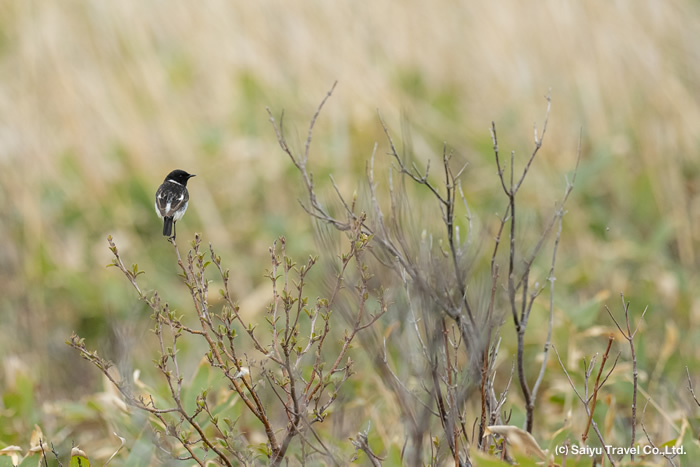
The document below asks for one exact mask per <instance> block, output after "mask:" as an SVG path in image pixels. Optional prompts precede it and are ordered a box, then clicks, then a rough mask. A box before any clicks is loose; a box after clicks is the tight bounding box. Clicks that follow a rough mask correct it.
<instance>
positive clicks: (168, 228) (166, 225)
mask: <svg viewBox="0 0 700 467" xmlns="http://www.w3.org/2000/svg"><path fill="white" fill-rule="evenodd" d="M172 232H173V218H172V217H164V218H163V236H165V237H170V234H172Z"/></svg>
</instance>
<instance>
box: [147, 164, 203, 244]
mask: <svg viewBox="0 0 700 467" xmlns="http://www.w3.org/2000/svg"><path fill="white" fill-rule="evenodd" d="M192 177H194V175H192V174H188V173H187V172H185V171H184V170H180V169H178V170H173V171H172V172H170V173H169V174H168V175H167V177H165V180H164V181H163V184H162V185H161V186H160V187H159V188H158V191H156V214H158V217H160V218H161V219H163V235H164V236H166V237H169V238H175V223H176V222H177V221H179V220H180V219H182V216H184V215H185V211H187V202H188V201H189V200H190V194H189V193H188V192H187V180H189V179H190V178H192ZM171 234H172V235H171Z"/></svg>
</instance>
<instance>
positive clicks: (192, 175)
mask: <svg viewBox="0 0 700 467" xmlns="http://www.w3.org/2000/svg"><path fill="white" fill-rule="evenodd" d="M192 177H196V175H195V174H190V175H189V177H187V178H192Z"/></svg>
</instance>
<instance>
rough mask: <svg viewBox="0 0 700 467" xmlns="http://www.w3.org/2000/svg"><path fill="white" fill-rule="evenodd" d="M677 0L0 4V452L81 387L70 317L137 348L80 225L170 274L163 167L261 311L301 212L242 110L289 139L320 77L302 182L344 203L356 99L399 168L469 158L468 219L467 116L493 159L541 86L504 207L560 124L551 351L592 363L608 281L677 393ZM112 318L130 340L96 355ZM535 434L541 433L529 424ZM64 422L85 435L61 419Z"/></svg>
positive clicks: (478, 161) (692, 254) (687, 77)
mask: <svg viewBox="0 0 700 467" xmlns="http://www.w3.org/2000/svg"><path fill="white" fill-rule="evenodd" d="M698 8H699V7H698V4H697V2H692V1H669V2H653V1H649V2H631V1H623V2H603V1H595V2H586V3H562V2H557V1H553V0H552V1H544V2H539V3H537V4H536V5H535V4H527V3H524V2H498V3H493V2H460V3H455V2H447V1H437V2H421V1H415V0H407V1H403V2H392V3H389V2H365V3H363V2H350V1H340V2H322V1H309V2H289V1H261V2H236V3H233V2H225V1H210V2H201V3H186V2H166V1H153V2H136V1H122V2H101V1H76V0H72V1H62V2H54V1H48V0H32V1H5V2H2V3H0V76H1V79H0V109H1V110H0V111H1V112H2V115H3V118H2V119H0V238H2V247H1V248H0V310H1V313H2V317H3V318H2V322H1V323H0V337H2V339H1V340H0V355H3V356H4V357H3V362H4V364H5V373H4V376H3V379H2V381H3V383H4V387H6V388H10V389H11V388H12V385H11V383H12V382H13V381H14V379H15V378H16V374H17V373H18V372H20V373H21V372H25V373H27V374H29V375H31V376H30V379H31V381H32V382H33V385H34V386H33V387H35V388H36V391H37V392H36V400H35V404H36V405H35V406H33V408H32V409H31V410H30V409H28V410H29V412H28V413H29V414H30V415H31V417H29V418H23V417H21V416H19V415H18V414H14V417H12V416H10V415H11V414H4V415H0V417H5V418H6V420H12V422H11V423H8V424H6V425H5V426H6V427H9V426H12V428H11V429H8V428H5V429H0V434H2V435H4V436H5V438H7V439H6V441H7V442H9V441H10V439H12V440H17V439H18V438H21V437H22V435H23V434H24V433H27V437H28V431H25V430H28V429H29V427H30V426H31V423H34V422H39V421H44V422H45V423H49V422H46V421H45V420H46V418H48V416H47V415H46V414H45V412H46V411H45V410H44V409H43V408H42V404H44V403H47V402H49V401H51V400H54V399H60V400H65V399H77V398H78V397H79V396H81V395H85V394H90V393H92V392H94V391H96V390H99V384H96V383H99V381H95V375H94V372H91V370H90V369H88V368H87V367H85V366H83V364H82V363H81V362H80V361H79V360H78V358H77V356H76V355H74V354H72V353H71V352H70V351H69V349H68V348H67V347H66V346H65V345H64V344H63V342H64V340H65V339H66V338H67V337H68V336H69V335H70V332H71V331H72V330H73V329H77V330H80V331H82V332H83V333H85V334H87V335H88V336H89V338H92V339H93V343H94V346H95V347H98V348H106V349H107V350H106V352H107V353H108V354H109V353H110V352H113V355H115V358H123V359H134V358H135V356H134V355H126V354H129V353H131V352H132V351H133V348H137V347H139V346H140V345H141V344H140V343H139V340H140V339H141V337H142V336H144V335H146V331H145V329H146V327H147V326H148V320H147V317H143V319H141V318H139V320H134V318H133V316H135V315H138V313H139V312H143V310H142V309H140V308H139V307H138V306H136V305H134V302H135V297H134V296H133V294H130V293H129V292H128V288H127V286H126V284H123V283H122V282H123V281H122V280H121V278H119V277H117V275H116V274H114V272H113V271H111V270H105V269H104V265H105V264H107V263H108V262H109V256H108V253H109V252H108V250H107V248H106V242H105V237H106V235H107V234H112V235H113V236H114V237H115V239H116V241H117V242H118V244H119V245H120V250H121V251H122V252H123V253H124V254H125V255H126V256H127V257H128V258H130V259H131V260H133V261H138V262H139V266H140V267H141V268H142V269H145V270H146V271H147V272H148V273H149V275H148V276H147V277H148V280H149V281H150V282H149V284H150V285H151V286H152V287H154V288H159V289H166V290H167V289H168V287H171V286H174V285H175V284H176V283H177V277H175V276H174V274H172V272H173V269H172V266H173V264H171V263H172V258H171V256H170V254H169V251H168V246H167V244H166V242H165V241H164V240H163V239H162V238H161V237H160V235H159V230H160V228H159V226H158V220H157V218H156V217H155V215H154V213H153V208H152V195H153V192H154V191H155V189H156V187H157V186H158V184H159V183H160V182H161V181H162V177H163V176H164V175H165V174H166V173H167V172H168V171H169V170H171V169H172V168H175V167H180V168H183V169H186V170H188V171H190V172H194V173H196V174H197V175H198V176H197V178H195V179H193V180H192V182H191V189H190V192H191V196H192V202H191V203H190V210H189V211H188V214H187V216H186V217H185V219H184V221H183V222H182V224H181V225H180V226H179V228H178V230H179V233H180V235H181V236H182V237H183V238H189V237H191V235H192V233H193V232H195V231H197V232H202V233H203V235H204V237H205V240H207V241H212V242H213V243H214V244H215V245H217V246H218V249H219V253H220V254H221V255H222V256H223V257H224V258H225V259H228V261H229V264H230V265H231V266H232V269H233V270H234V276H235V277H236V281H235V283H236V288H237V290H236V291H235V292H236V294H237V295H238V296H239V297H241V300H246V298H249V299H250V300H251V301H250V303H252V304H253V305H251V306H257V307H261V306H262V305H264V302H262V303H261V302H260V300H259V299H257V298H255V297H259V296H260V292H259V291H258V290H257V289H256V288H257V287H258V286H259V285H260V284H261V283H263V281H262V273H263V271H264V269H265V267H266V259H265V258H266V250H267V247H268V245H269V244H270V242H271V241H272V240H273V239H274V238H275V237H276V236H278V235H280V234H286V235H288V237H290V238H291V239H293V240H291V241H290V248H294V249H296V251H297V252H299V253H308V252H311V251H313V249H314V247H313V238H312V235H311V232H312V229H311V222H310V221H309V219H308V218H307V217H306V216H305V215H304V214H303V212H302V211H301V209H300V208H299V207H298V205H297V203H296V201H295V199H296V198H297V197H298V196H301V195H302V194H303V192H302V189H301V184H300V181H299V178H298V176H297V174H296V173H295V172H294V171H293V170H292V168H291V164H290V163H289V161H288V160H286V159H285V157H283V154H282V153H281V152H280V151H279V148H278V147H277V143H276V140H275V138H274V134H273V132H272V130H271V128H270V125H269V123H268V121H267V115H266V112H265V107H266V106H269V107H270V108H271V109H272V110H273V112H275V113H279V111H281V110H282V109H285V110H286V111H287V126H288V129H289V131H290V132H291V135H292V137H291V140H292V141H293V142H297V144H298V146H299V147H301V145H302V141H303V138H304V137H305V128H306V125H307V122H308V120H309V118H310V117H311V115H312V113H313V110H314V109H315V107H316V105H317V104H318V102H319V100H320V98H321V97H322V96H323V94H324V93H325V92H326V91H327V89H328V88H329V87H330V85H331V84H332V83H333V81H334V80H338V81H339V85H338V88H337V90H336V93H335V94H334V96H333V97H332V99H331V100H330V101H329V104H328V106H327V108H326V110H325V111H324V113H323V114H322V117H321V119H320V120H319V124H318V126H317V130H316V133H315V136H316V137H315V140H314V147H313V151H312V152H313V153H312V158H313V163H314V164H316V169H315V170H316V171H317V173H318V180H319V181H323V180H325V177H324V175H326V174H327V173H329V172H332V173H334V174H336V178H337V179H339V182H340V184H341V187H342V188H343V189H344V190H346V191H347V192H348V193H350V192H352V189H353V187H354V186H355V185H356V184H357V180H358V177H360V176H361V174H362V173H363V170H364V163H365V160H366V159H367V158H368V157H369V155H370V153H371V149H372V146H373V144H374V142H375V141H380V142H382V143H383V136H382V134H381V127H380V126H379V123H378V119H377V109H379V110H380V111H381V113H382V115H383V116H384V118H385V119H386V120H387V122H388V123H389V125H390V126H391V127H392V128H394V129H396V134H397V135H398V137H399V138H400V137H401V135H403V136H407V133H406V132H405V131H404V132H403V133H402V125H403V123H402V122H408V126H410V128H411V130H410V136H411V141H412V148H413V151H414V152H415V154H416V157H417V158H418V159H419V160H422V161H425V160H427V158H429V157H433V156H435V155H437V154H439V153H440V151H441V144H442V141H447V142H448V144H449V145H450V146H451V147H454V148H455V149H456V151H457V153H458V154H459V156H460V157H462V158H464V159H466V160H468V161H470V163H471V168H470V170H469V171H468V172H467V174H466V175H465V180H464V187H465V190H466V195H467V197H468V198H469V199H470V201H472V202H473V203H474V204H475V206H476V207H477V208H479V207H481V208H482V209H491V208H492V207H493V204H492V200H493V199H494V196H496V195H497V193H498V190H497V188H498V185H497V183H496V175H495V168H494V163H493V161H492V156H491V152H490V149H489V145H490V137H489V134H488V127H489V124H490V122H491V120H495V121H496V123H497V126H498V128H499V132H500V137H501V147H502V148H503V149H504V150H508V151H509V150H510V149H514V150H516V151H517V153H518V154H521V155H522V154H525V153H527V152H528V151H529V149H530V147H531V141H532V123H533V121H538V122H541V120H542V116H543V114H544V107H545V101H544V99H543V96H544V95H545V94H546V93H547V90H548V89H549V88H551V90H552V91H551V93H552V101H553V110H552V115H551V118H550V127H549V131H550V132H549V134H548V136H547V140H546V141H545V146H544V148H543V153H542V159H541V160H540V161H539V162H540V164H539V166H538V168H537V170H536V171H535V172H534V173H533V174H532V179H531V180H530V190H529V192H528V195H527V196H528V197H529V198H528V201H527V202H529V203H530V204H529V206H531V207H532V208H533V211H534V212H546V211H547V210H548V209H551V207H552V204H553V200H554V199H556V198H557V197H558V196H559V195H560V193H561V191H562V190H563V183H564V181H563V174H565V173H569V172H570V170H571V168H572V167H573V163H574V159H575V152H576V146H577V143H578V134H579V128H583V160H582V162H581V169H580V173H579V179H578V181H577V187H576V190H575V191H574V196H573V198H572V202H571V203H570V205H569V214H568V215H567V216H566V217H565V232H564V237H563V240H562V247H561V253H560V262H559V273H558V274H557V278H558V282H557V285H558V287H559V293H560V295H559V296H558V304H557V305H558V317H557V319H558V320H559V321H558V323H557V330H558V331H559V332H560V333H561V334H560V335H561V336H566V337H563V339H564V340H561V341H560V340H559V338H558V337H557V335H555V338H554V342H555V344H557V343H559V344H560V345H562V346H565V345H566V341H567V340H568V345H569V346H570V348H571V350H572V352H570V356H571V359H572V362H574V361H575V358H578V357H579V356H580V355H581V354H583V353H587V354H589V355H590V354H592V353H593V352H595V351H599V350H600V348H598V347H595V348H589V347H588V346H589V345H591V344H590V342H591V339H592V337H591V336H593V335H596V334H597V335H600V334H604V333H605V332H607V330H609V328H610V325H611V322H610V321H609V319H608V318H607V316H606V315H605V314H601V310H602V305H603V304H604V303H607V304H609V305H610V306H611V307H615V306H617V303H618V302H617V298H616V297H617V295H618V293H619V292H620V291H624V292H625V294H626V295H627V297H628V298H629V299H631V300H632V301H633V303H634V305H633V309H638V310H640V311H641V309H642V308H643V307H644V306H645V305H647V304H648V305H649V307H650V312H649V313H648V314H647V318H646V323H647V325H646V327H644V328H643V329H644V338H643V342H642V343H640V347H641V360H642V363H643V364H646V365H647V366H646V367H645V370H646V371H647V372H648V373H647V374H646V376H645V377H646V378H647V379H646V380H645V383H644V384H645V385H649V386H652V387H654V386H655V387H656V388H657V395H659V396H660V405H661V406H662V407H663V406H664V404H671V403H672V402H673V400H674V398H677V397H681V398H685V397H686V395H685V394H683V393H684V391H683V390H682V387H683V385H684V380H683V371H682V369H683V367H684V365H690V368H691V372H692V370H693V369H697V368H698V365H697V362H698V353H697V346H696V343H697V339H698V337H699V336H698V332H697V327H698V324H700V296H698V294H697V292H696V290H695V286H696V284H697V281H698V279H699V277H698V261H699V258H698V255H700V251H698V247H699V245H700V198H699V197H698V191H699V190H700V185H699V184H700V181H699V180H700V157H699V151H698V147H700V105H698V96H699V95H700V42H699V41H698V37H700V15H699V14H698ZM295 135H299V136H298V137H296V139H295ZM339 174H340V175H339ZM324 183H325V182H324ZM481 215H482V217H488V215H490V213H489V212H485V213H482V214H481ZM533 225H535V226H536V221H533ZM163 258H166V259H165V260H164V259H163ZM171 288H172V289H173V292H172V294H173V301H175V302H177V300H180V303H183V304H184V303H186V302H185V301H184V299H185V298H186V296H185V291H179V289H180V288H179V287H171ZM177 294H180V295H177ZM128 323H131V324H128ZM508 326H509V323H507V324H506V327H508ZM511 327H512V326H511ZM141 328H143V330H141ZM113 329H119V330H120V331H119V333H121V334H119V335H121V336H122V337H124V336H126V339H127V342H128V343H129V345H133V346H134V347H133V348H132V350H128V349H127V350H125V349H123V348H122V349H121V350H120V344H119V343H118V342H119V339H117V338H115V337H114V334H115V332H116V331H113ZM533 332H534V335H533V336H532V341H533V343H538V342H540V340H538V335H539V334H538V333H539V331H537V330H535V331H533ZM506 335H507V332H506ZM596 342H597V341H596ZM619 345H622V342H621V341H619ZM601 347H602V346H601ZM620 348H621V349H622V347H620ZM659 352H661V354H659ZM506 360H508V359H506ZM133 364H134V365H136V366H143V367H148V366H149V365H150V363H149V359H145V361H141V362H136V363H133ZM506 366H508V363H507V362H506ZM18 368H24V369H18ZM549 371H550V377H551V378H552V382H551V385H552V387H553V388H555V389H553V390H552V391H553V392H554V393H556V392H557V391H560V392H561V393H564V392H566V391H565V388H562V387H561V384H562V379H561V374H560V371H559V370H558V368H557V367H556V366H551V367H550V370H549ZM77 379H79V380H80V383H79V384H77V383H76V381H77ZM513 397H514V398H517V395H516V394H515V392H513ZM543 397H545V396H543ZM384 403H387V402H384ZM543 404H544V403H543ZM668 408H669V410H671V409H672V410H677V409H678V407H677V406H674V407H671V406H670V405H669V406H668ZM387 410H389V409H387ZM559 410H560V409H557V413H561V412H560V411H559ZM696 413H697V411H696ZM25 415H27V414H25ZM370 416H371V415H370ZM542 418H547V417H546V415H543V416H541V419H542ZM550 422H552V425H550ZM553 422H555V421H554V420H549V421H547V422H544V421H543V422H542V423H543V426H541V427H540V432H539V433H540V435H541V436H543V437H546V436H547V433H548V432H549V431H548V430H550V428H551V427H552V426H555V425H556V423H553ZM55 423H58V422H55ZM55 428H56V431H58V428H57V427H55ZM552 429H554V428H552ZM658 431H659V432H661V433H664V432H667V431H668V428H663V427H662V425H661V424H660V425H659V427H658ZM70 436H73V437H74V439H81V438H80V437H81V436H85V435H84V434H83V433H82V432H81V430H79V429H77V428H76V429H75V430H74V431H72V432H71V435H70ZM86 439H87V438H86ZM18 442H19V441H18Z"/></svg>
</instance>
